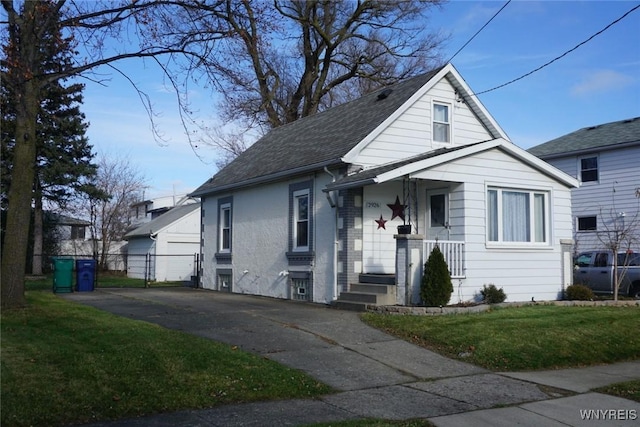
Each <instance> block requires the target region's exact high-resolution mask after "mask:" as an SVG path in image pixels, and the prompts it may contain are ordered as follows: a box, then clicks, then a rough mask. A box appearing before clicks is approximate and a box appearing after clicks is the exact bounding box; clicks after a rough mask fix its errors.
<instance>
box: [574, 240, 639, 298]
mask: <svg viewBox="0 0 640 427" xmlns="http://www.w3.org/2000/svg"><path fill="white" fill-rule="evenodd" d="M612 255H613V253H612V252H611V251H602V250H592V251H586V252H582V253H580V254H579V255H578V257H577V258H576V262H575V269H574V271H573V283H576V284H581V285H585V286H588V287H589V288H591V290H593V292H595V293H598V294H613V256H612ZM618 277H620V278H621V279H622V280H621V281H620V286H619V289H618V295H628V296H630V297H633V298H635V299H640V253H638V252H632V251H628V252H624V253H619V254H618Z"/></svg>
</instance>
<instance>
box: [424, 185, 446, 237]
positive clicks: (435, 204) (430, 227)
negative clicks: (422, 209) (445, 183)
mask: <svg viewBox="0 0 640 427" xmlns="http://www.w3.org/2000/svg"><path fill="white" fill-rule="evenodd" d="M426 214H427V215H426V216H427V217H426V222H427V224H426V225H427V226H426V230H427V236H426V238H427V240H436V239H437V240H449V190H448V189H446V188H443V189H438V190H427V212H426Z"/></svg>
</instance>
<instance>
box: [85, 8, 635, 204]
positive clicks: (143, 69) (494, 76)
mask: <svg viewBox="0 0 640 427" xmlns="http://www.w3.org/2000/svg"><path fill="white" fill-rule="evenodd" d="M505 3H506V0H505V1H462V0H453V1H451V2H449V3H448V4H446V5H444V6H443V7H442V9H441V10H435V11H434V12H433V14H432V18H431V20H430V22H429V25H430V26H431V27H432V28H434V29H439V30H441V31H442V32H443V33H447V34H450V38H449V40H448V42H447V44H446V47H445V53H446V54H445V56H446V57H450V56H452V55H453V54H454V53H455V52H456V51H457V50H458V49H459V48H460V47H462V46H463V45H464V43H466V42H467V41H468V40H469V38H471V36H473V34H475V33H476V31H478V30H479V29H480V28H481V27H482V26H483V25H484V24H485V23H486V22H487V21H488V20H489V19H490V18H491V17H492V16H493V15H494V14H495V13H496V12H497V11H498V10H499V9H500V8H501V7H502V6H503V5H504V4H505ZM638 4H640V1H562V2H561V1H523V0H520V1H517V0H514V1H512V2H511V3H510V4H509V5H508V6H507V7H506V8H505V9H504V10H503V11H502V12H501V13H500V14H499V15H498V16H497V17H496V18H495V19H494V20H493V21H492V22H491V23H490V24H489V25H488V26H487V27H486V28H485V29H484V30H483V31H482V32H481V33H480V34H479V35H478V36H476V38H475V39H474V40H473V41H472V42H471V43H470V44H469V45H468V46H466V47H465V48H464V49H463V50H462V51H461V52H460V53H459V54H458V55H457V56H456V57H455V58H454V59H453V61H452V62H453V64H454V66H455V67H456V68H457V70H458V71H459V72H460V74H461V75H462V76H463V78H464V79H465V80H466V82H467V83H468V84H469V86H470V87H471V89H472V90H474V91H475V92H476V93H479V92H482V91H485V90H488V89H491V88H494V87H496V86H499V85H502V84H504V83H506V82H508V81H511V80H513V79H515V78H518V77H520V76H521V75H524V74H526V73H528V72H530V71H532V70H534V69H536V68H538V67H540V66H541V65H543V64H545V63H547V62H548V61H551V60H552V59H554V58H556V57H557V56H559V55H562V54H563V53H564V52H566V51H568V50H569V49H572V48H573V47H575V46H576V45H578V44H579V43H581V42H582V41H584V40H586V39H588V38H589V37H591V36H592V35H593V34H595V33H597V32H598V31H600V30H602V29H603V28H604V27H606V26H607V25H608V24H610V23H611V22H613V21H615V20H616V19H618V18H620V17H621V16H622V15H623V14H624V13H626V12H627V11H629V10H631V9H632V8H634V7H635V6H637V5H638ZM119 67H120V68H121V69H123V70H125V71H126V72H127V74H128V76H129V77H130V78H131V79H132V80H133V81H134V82H136V83H137V84H138V85H139V86H140V87H141V88H142V89H143V90H144V91H146V92H147V93H148V94H149V96H150V97H151V102H152V104H153V106H154V110H155V112H156V113H157V114H158V116H157V117H156V118H155V122H156V124H157V126H158V128H159V130H160V132H161V133H162V134H163V135H164V139H165V142H162V143H159V142H158V141H156V140H155V139H154V137H153V134H152V132H151V124H150V121H149V118H148V116H147V113H146V111H145V109H144V107H143V105H142V103H141V102H140V100H139V98H138V95H137V93H136V92H135V91H134V90H133V89H132V87H131V85H130V83H128V82H127V81H126V80H125V79H124V78H123V77H121V76H119V75H118V74H114V73H113V72H112V71H109V70H108V69H104V70H99V71H100V72H101V73H103V74H104V75H103V76H102V77H103V78H107V79H109V81H107V82H105V85H98V84H96V83H92V82H89V81H85V84H86V89H85V93H84V96H85V103H84V106H83V111H84V113H85V115H86V117H87V120H88V121H89V122H90V127H89V131H88V136H89V139H90V142H91V144H93V145H94V151H96V152H99V153H103V154H105V155H107V156H109V157H118V156H119V157H122V156H125V157H128V159H129V161H130V162H131V164H132V165H134V167H136V168H137V169H139V171H140V172H141V173H142V174H143V175H144V176H145V177H146V179H147V183H148V185H149V190H148V191H147V194H146V195H147V196H148V197H155V196H160V195H169V194H172V193H173V192H176V193H186V192H188V191H192V190H194V189H195V188H196V187H197V186H199V185H200V184H202V183H203V182H204V181H206V180H207V179H208V178H210V177H211V176H212V175H213V174H214V173H215V172H216V167H215V164H214V161H215V156H216V152H215V151H214V150H213V149H211V148H209V147H207V146H206V145H204V144H198V148H197V149H196V151H197V154H198V155H196V154H195V153H194V149H193V148H192V147H191V146H190V145H189V143H188V141H187V138H186V136H185V135H184V130H183V128H182V126H181V124H180V120H179V114H178V107H177V103H176V99H175V94H174V93H173V92H172V91H171V90H170V89H168V87H167V84H166V82H164V81H163V79H162V76H161V74H160V72H159V70H158V69H157V68H156V66H154V65H153V63H151V62H149V61H147V62H144V63H143V62H142V61H139V60H137V61H129V62H128V63H125V64H121V65H120V66H119ZM189 93H190V99H191V100H192V103H193V105H194V106H195V107H196V109H197V115H198V117H199V119H200V120H202V121H204V122H207V123H215V122H216V113H215V110H214V108H213V107H214V104H215V103H214V102H213V101H212V99H213V96H214V95H213V94H211V93H210V92H209V91H208V90H207V89H204V88H199V87H197V86H192V87H191V88H190V92H189ZM479 99H480V100H481V102H482V103H483V104H484V105H485V107H486V108H487V109H488V111H489V112H490V113H491V114H492V115H493V117H494V118H495V119H496V120H497V122H498V123H499V124H500V125H501V126H502V128H503V129H504V130H505V132H507V134H508V135H509V137H510V138H511V140H512V141H513V142H514V143H515V144H517V145H518V146H520V147H522V148H525V149H526V148H530V147H532V146H534V145H537V144H540V143H543V142H546V141H548V140H550V139H553V138H556V137H559V136H562V135H565V134H567V133H570V132H573V131H575V130H578V129H581V128H583V127H586V126H592V125H596V124H601V123H607V122H611V121H617V120H623V119H627V118H632V117H637V116H640V9H637V10H636V11H634V12H632V13H631V14H630V15H629V16H627V17H626V18H625V19H623V20H622V21H620V22H619V23H617V24H616V25H613V26H612V27H611V28H609V29H608V30H607V31H605V32H604V33H602V34H601V35H599V36H597V37H595V38H594V39H593V40H591V41H590V42H588V43H586V44H585V45H583V46H581V47H580V48H578V49H576V50H575V51H573V52H572V53H570V54H568V55H567V56H565V57H564V58H562V59H560V60H558V61H556V62H555V63H553V64H551V65H549V66H547V67H545V68H544V69H542V70H540V71H538V72H536V73H534V74H532V75H530V76H528V77H526V78H524V79H522V80H519V81H517V82H515V83H513V84H510V85H508V86H505V87H503V88H500V89H497V90H495V91H491V92H488V93H485V94H481V95H479Z"/></svg>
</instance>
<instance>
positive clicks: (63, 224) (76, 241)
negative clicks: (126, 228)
mask: <svg viewBox="0 0 640 427" xmlns="http://www.w3.org/2000/svg"><path fill="white" fill-rule="evenodd" d="M45 218H46V221H51V223H53V224H56V233H57V236H59V238H60V240H59V251H60V253H59V254H57V255H59V256H64V257H73V258H75V259H87V258H93V257H94V252H97V253H98V256H100V252H101V250H102V241H100V240H98V241H96V240H91V232H90V231H89V229H88V227H90V226H91V223H90V222H89V221H84V220H81V219H76V218H72V217H69V216H66V215H61V214H56V213H53V212H47V213H46V214H45ZM125 245H126V242H122V241H121V242H112V243H111V247H110V254H109V255H108V256H107V268H108V270H110V271H123V270H124V268H125V262H124V253H125Z"/></svg>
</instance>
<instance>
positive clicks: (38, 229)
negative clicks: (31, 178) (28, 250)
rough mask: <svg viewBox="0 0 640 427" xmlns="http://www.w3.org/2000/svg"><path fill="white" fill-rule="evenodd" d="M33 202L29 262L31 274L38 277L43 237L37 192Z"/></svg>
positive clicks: (40, 267)
mask: <svg viewBox="0 0 640 427" xmlns="http://www.w3.org/2000/svg"><path fill="white" fill-rule="evenodd" d="M36 185H37V184H36ZM33 202H34V204H33V255H32V256H33V258H32V260H31V274H35V275H38V276H39V275H42V257H43V253H42V250H43V244H42V241H43V235H44V225H43V218H42V217H43V212H42V195H41V194H40V193H39V192H36V194H35V197H34V200H33Z"/></svg>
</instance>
